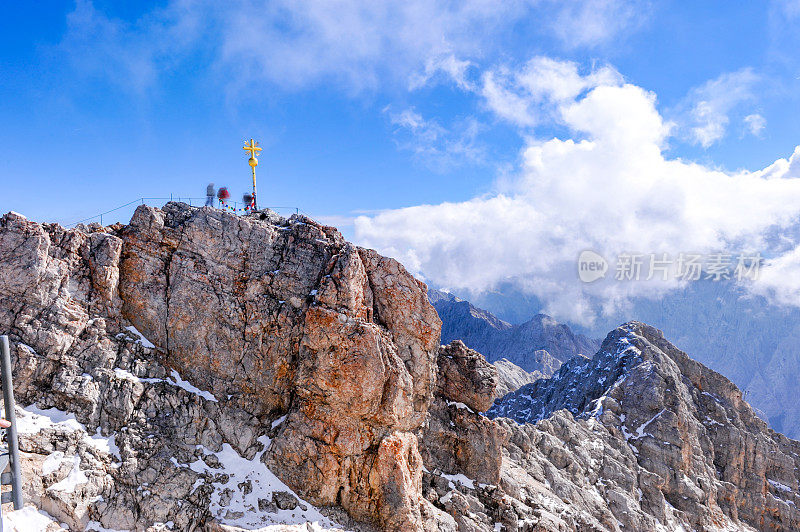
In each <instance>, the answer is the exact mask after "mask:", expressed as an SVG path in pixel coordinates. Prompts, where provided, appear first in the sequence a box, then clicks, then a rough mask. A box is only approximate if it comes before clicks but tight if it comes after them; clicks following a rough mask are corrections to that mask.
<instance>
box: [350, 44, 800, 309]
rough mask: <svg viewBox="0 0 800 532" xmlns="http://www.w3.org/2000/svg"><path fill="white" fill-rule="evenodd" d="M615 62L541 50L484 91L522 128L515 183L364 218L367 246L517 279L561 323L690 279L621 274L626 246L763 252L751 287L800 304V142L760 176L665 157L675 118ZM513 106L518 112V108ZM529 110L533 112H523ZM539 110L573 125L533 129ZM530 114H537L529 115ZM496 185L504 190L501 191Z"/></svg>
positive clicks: (424, 262) (432, 277)
mask: <svg viewBox="0 0 800 532" xmlns="http://www.w3.org/2000/svg"><path fill="white" fill-rule="evenodd" d="M614 72H615V71H614V70H613V69H611V68H610V67H602V68H601V69H597V70H593V71H592V72H589V73H587V74H579V73H578V71H577V67H576V66H575V65H574V64H573V63H568V62H558V61H555V60H549V59H546V58H545V59H540V60H539V61H538V62H535V63H529V64H528V65H526V67H525V68H524V70H523V71H522V73H521V74H518V75H514V74H511V73H508V72H506V73H505V74H504V75H503V76H502V77H499V76H494V77H487V76H484V82H486V80H487V79H491V82H492V83H493V85H492V87H491V89H492V90H491V91H490V92H489V93H487V91H486V90H483V97H484V98H485V101H486V105H487V107H488V108H489V109H490V110H493V111H494V112H495V114H496V116H497V117H498V118H499V119H501V120H508V121H512V122H515V123H516V124H518V125H519V127H520V128H521V130H522V132H523V136H524V137H525V139H526V140H525V145H524V147H523V149H522V151H521V157H520V159H521V162H520V164H519V168H518V172H517V176H516V178H515V179H514V180H513V181H512V182H511V183H510V184H508V183H506V184H505V186H504V187H503V189H502V192H497V193H495V194H491V195H488V196H483V197H476V198H474V199H471V200H469V201H464V202H458V203H442V204H438V205H420V206H415V207H409V208H403V209H394V210H388V211H384V212H382V213H379V214H377V215H374V216H361V217H358V218H357V219H356V220H355V235H356V239H357V241H358V242H359V243H361V244H365V245H368V246H371V247H375V248H377V249H379V250H380V251H381V252H383V253H386V254H389V255H392V256H394V257H396V258H398V259H399V260H400V261H402V262H403V263H404V264H405V265H406V266H407V267H408V268H409V269H410V270H412V271H413V272H414V273H416V274H418V275H421V276H422V277H424V278H425V279H427V280H429V281H430V282H431V283H433V284H435V285H436V286H440V287H448V288H451V289H456V290H472V291H481V290H489V289H491V288H493V287H495V286H497V285H498V284H500V283H504V282H508V281H511V282H513V283H515V284H516V285H517V286H518V287H519V289H520V290H522V291H524V292H526V293H529V294H532V295H535V296H536V297H537V298H539V299H541V300H542V301H543V303H544V306H545V309H544V310H545V311H546V312H548V313H550V314H552V315H554V316H556V317H557V318H560V319H564V320H569V321H572V322H575V323H581V324H591V323H592V322H593V321H594V320H595V319H596V318H597V317H598V316H599V315H610V314H613V313H615V312H617V311H618V310H619V309H621V308H623V307H625V306H627V305H628V303H629V301H630V300H631V298H634V297H639V296H643V297H656V296H659V295H662V294H664V293H665V292H667V291H669V290H673V289H676V288H679V287H681V286H685V281H680V280H678V279H675V274H676V273H677V272H676V270H675V268H676V266H675V265H672V266H671V267H670V269H669V272H668V274H665V276H666V277H667V279H668V280H663V279H662V278H661V276H660V275H659V276H653V279H651V280H649V281H646V280H645V278H646V277H648V273H649V272H648V271H647V268H646V266H645V267H644V268H643V271H642V279H641V280H639V281H617V280H615V279H614V277H615V271H614V268H615V264H614V261H615V259H616V258H617V257H618V256H620V255H621V254H644V255H649V254H651V253H652V254H658V255H661V254H663V253H667V254H668V255H669V256H670V257H676V256H678V255H679V254H681V253H686V254H689V253H694V254H706V255H709V254H714V253H719V252H723V253H729V254H731V260H732V261H733V262H735V261H736V257H737V255H738V254H748V255H754V254H756V253H760V254H761V255H762V256H763V257H765V258H767V261H766V263H765V264H764V266H763V267H762V268H761V272H760V273H761V275H760V278H759V280H758V281H756V282H753V283H750V284H749V285H748V287H749V288H750V289H751V290H752V291H754V292H757V293H760V294H765V295H769V296H770V297H771V298H772V299H773V300H774V301H777V302H791V301H798V300H800V299H798V297H796V296H797V295H798V294H800V285H797V283H796V282H793V281H792V279H797V278H800V276H798V275H796V274H795V273H800V250H797V249H796V245H797V244H796V243H797V240H796V238H795V236H796V233H797V230H798V216H799V215H800V172H799V171H798V168H799V167H800V149H798V150H796V151H795V152H794V153H793V154H791V155H790V156H789V157H787V158H780V159H777V160H776V162H775V163H773V164H771V165H770V166H768V167H766V168H764V169H760V170H755V171H737V172H728V171H723V170H720V169H717V168H713V167H710V166H707V165H703V164H698V163H695V162H691V161H685V160H682V159H679V158H673V157H670V156H669V155H668V154H667V146H668V143H669V141H670V139H671V135H672V132H673V130H674V124H672V123H671V122H670V121H668V120H666V119H665V118H664V116H662V114H661V112H660V111H659V110H658V108H657V105H656V103H657V102H656V95H655V94H654V93H652V92H650V91H647V90H645V89H643V88H641V87H638V86H635V85H633V84H630V83H625V82H624V80H623V79H622V77H621V76H619V75H615V74H614ZM514 113H518V115H516V116H515V115H514ZM526 113H527V115H526ZM535 113H540V114H542V113H544V114H546V116H547V119H548V120H550V121H552V122H554V123H556V124H559V125H560V126H561V127H564V128H565V129H566V131H568V132H569V134H568V135H565V136H564V138H550V139H542V138H537V137H536V136H534V135H529V134H528V133H525V131H526V130H525V129H524V128H526V127H528V126H529V125H530V124H534V123H535V122H536V121H537V120H538V117H536V116H532V115H533V114H535ZM528 115H530V116H528ZM498 190H499V188H498ZM584 250H593V251H596V252H597V253H599V254H601V255H602V256H604V257H605V258H606V259H607V260H608V262H609V271H608V273H607V274H606V277H605V278H604V279H600V280H598V281H597V282H594V283H590V284H589V283H581V282H580V281H579V280H578V276H577V258H578V256H579V254H580V253H581V252H582V251H584Z"/></svg>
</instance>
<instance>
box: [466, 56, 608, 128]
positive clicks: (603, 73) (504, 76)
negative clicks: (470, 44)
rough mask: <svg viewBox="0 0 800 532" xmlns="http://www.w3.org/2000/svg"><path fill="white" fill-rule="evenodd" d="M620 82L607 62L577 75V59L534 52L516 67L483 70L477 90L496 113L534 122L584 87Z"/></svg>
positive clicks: (555, 110)
mask: <svg viewBox="0 0 800 532" xmlns="http://www.w3.org/2000/svg"><path fill="white" fill-rule="evenodd" d="M621 83H622V76H621V75H620V74H619V73H618V72H617V71H616V70H614V69H613V68H611V67H609V66H603V67H601V68H599V69H595V70H593V71H591V72H590V73H588V74H586V75H581V74H580V73H579V71H578V64H577V63H574V62H571V61H556V60H554V59H551V58H549V57H544V56H538V57H534V58H533V59H531V60H530V61H528V62H527V63H526V64H525V65H524V66H523V67H522V68H520V69H517V70H511V69H509V68H507V67H500V68H497V69H494V70H489V71H487V72H485V73H484V74H483V76H482V86H481V88H480V93H481V95H482V96H483V98H484V99H485V102H486V105H487V107H488V108H489V109H490V110H491V111H492V112H494V113H495V114H496V115H497V116H498V117H500V118H502V119H504V120H507V121H508V122H510V123H512V124H515V125H518V126H535V125H537V124H539V123H541V122H542V121H548V120H552V119H553V118H554V117H553V115H554V113H558V112H559V111H560V110H561V109H560V107H559V106H560V105H562V104H563V103H564V102H567V101H570V100H574V99H575V98H576V97H577V96H578V95H580V94H581V93H583V92H585V91H586V90H588V89H591V88H594V87H597V86H600V85H618V84H621Z"/></svg>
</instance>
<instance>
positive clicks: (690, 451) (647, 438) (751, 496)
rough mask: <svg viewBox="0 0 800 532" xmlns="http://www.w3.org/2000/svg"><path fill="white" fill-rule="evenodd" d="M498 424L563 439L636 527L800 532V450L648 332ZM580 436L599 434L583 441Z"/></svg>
mask: <svg viewBox="0 0 800 532" xmlns="http://www.w3.org/2000/svg"><path fill="white" fill-rule="evenodd" d="M488 415H489V416H490V417H507V418H511V419H514V420H516V421H517V422H521V423H535V422H538V424H537V425H536V427H537V428H539V429H544V430H545V431H547V432H550V433H554V432H555V434H556V435H561V436H559V439H561V440H562V441H566V442H567V443H568V444H569V446H570V447H572V452H571V453H570V454H569V455H567V456H561V457H560V458H558V460H559V461H561V462H562V463H563V464H564V466H565V467H566V468H567V469H570V468H575V469H576V470H578V471H581V474H586V475H587V476H586V479H587V481H588V483H589V484H595V485H596V487H595V488H594V489H595V490H596V491H597V493H598V495H600V496H601V497H603V498H604V499H605V500H608V501H609V504H608V509H609V510H610V511H611V512H612V513H613V514H614V518H615V519H617V520H619V521H620V522H622V523H623V524H624V525H625V526H626V528H628V527H632V528H633V529H635V530H644V529H655V528H656V527H658V526H667V528H672V529H674V528H675V527H677V526H678V525H682V526H686V527H690V528H692V529H708V530H714V529H721V528H724V527H726V526H728V527H731V528H737V527H738V528H745V529H746V528H750V527H752V528H755V529H759V530H796V529H798V527H800V511H798V508H797V505H798V504H800V496H798V480H800V473H798V472H799V471H800V442H797V441H794V440H790V439H788V438H786V437H785V436H783V435H781V434H778V433H775V432H773V431H772V430H770V429H769V428H768V427H767V425H766V424H765V423H764V422H763V421H762V420H761V419H759V418H758V417H756V416H755V415H754V413H753V410H752V408H751V407H750V406H749V405H748V404H747V403H746V402H745V401H743V400H742V394H741V392H740V391H739V390H738V389H737V388H736V387H735V386H734V385H733V383H731V382H730V381H729V380H728V379H726V378H725V377H723V376H721V375H719V374H718V373H716V372H714V371H712V370H710V369H708V368H706V367H705V366H703V365H702V364H699V363H698V362H695V361H693V360H691V359H690V358H689V357H688V356H687V355H686V354H685V353H683V352H681V351H679V350H678V349H677V348H675V347H674V346H673V345H672V344H670V343H669V342H668V341H667V340H665V339H664V337H663V335H662V334H661V332H660V331H658V330H656V329H653V328H652V327H649V326H646V325H643V324H641V323H637V322H631V323H629V324H627V325H625V326H623V327H620V328H618V329H617V330H615V331H613V332H612V333H611V334H609V336H608V337H607V338H606V340H605V342H604V343H603V346H602V348H601V350H600V351H599V352H598V353H597V355H595V357H594V358H592V359H590V360H589V359H573V360H571V361H570V362H568V363H566V364H564V365H563V366H562V368H561V369H560V370H559V372H558V373H557V374H556V375H554V376H553V377H552V378H551V379H547V380H539V381H537V382H535V383H533V384H529V385H526V386H524V387H522V388H520V389H519V390H517V391H516V392H513V393H511V394H509V395H507V396H506V397H504V398H503V399H501V400H499V401H498V402H497V403H496V404H495V405H494V406H493V407H492V409H491V410H490V411H489V412H488ZM529 426H530V425H529ZM554 429H555V430H554ZM576 429H581V430H588V432H590V434H591V435H585V436H582V437H581V438H580V440H579V441H573V437H574V436H573V433H577V434H580V431H579V430H576ZM565 436H566V437H565ZM512 440H513V438H512ZM521 448H522V449H524V446H523V447H521ZM598 449H603V454H602V455H601V454H597V453H595V452H594V451H595V450H598ZM609 450H613V452H610V453H609V452H608V451H609ZM511 455H512V456H513V455H514V452H513V451H512V452H511ZM520 456H522V455H520ZM581 484H582V483H581V482H578V485H581ZM551 485H552V484H551ZM669 523H674V524H673V525H669Z"/></svg>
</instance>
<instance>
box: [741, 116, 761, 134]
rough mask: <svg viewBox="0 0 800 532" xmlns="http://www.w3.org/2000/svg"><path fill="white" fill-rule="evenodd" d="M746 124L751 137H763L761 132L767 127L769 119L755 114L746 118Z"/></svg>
mask: <svg viewBox="0 0 800 532" xmlns="http://www.w3.org/2000/svg"><path fill="white" fill-rule="evenodd" d="M744 124H745V126H746V127H747V130H748V131H749V132H750V134H751V135H754V136H756V137H760V136H761V132H762V131H764V128H765V127H767V119H766V118H764V117H763V116H761V115H760V114H758V113H753V114H750V115H747V116H745V117H744Z"/></svg>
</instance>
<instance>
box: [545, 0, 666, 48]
mask: <svg viewBox="0 0 800 532" xmlns="http://www.w3.org/2000/svg"><path fill="white" fill-rule="evenodd" d="M557 5H558V11H557V12H556V14H555V17H554V22H555V23H554V24H553V26H552V31H553V32H554V33H555V34H556V35H557V36H558V37H559V38H560V39H561V40H562V41H563V42H564V43H565V44H566V45H567V46H569V47H572V48H578V47H581V46H585V47H593V46H598V45H601V44H605V43H607V42H609V41H610V40H611V39H613V38H615V37H617V36H619V35H620V34H622V33H623V32H624V31H631V30H633V29H636V28H637V27H639V26H641V25H642V24H643V23H644V22H646V21H647V19H648V13H649V12H650V10H651V9H650V8H651V6H650V2H647V1H636V0H585V1H583V2H560V1H559V2H557Z"/></svg>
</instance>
